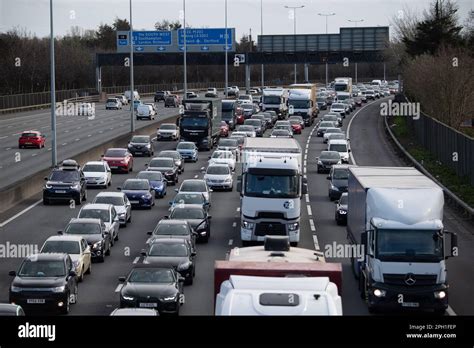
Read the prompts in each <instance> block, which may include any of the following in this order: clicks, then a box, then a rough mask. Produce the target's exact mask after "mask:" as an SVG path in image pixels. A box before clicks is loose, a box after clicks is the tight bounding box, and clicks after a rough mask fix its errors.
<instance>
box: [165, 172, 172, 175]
mask: <svg viewBox="0 0 474 348" xmlns="http://www.w3.org/2000/svg"><path fill="white" fill-rule="evenodd" d="M165 174H166V175H173V174H174V173H173V172H172V171H167V172H166V173H165Z"/></svg>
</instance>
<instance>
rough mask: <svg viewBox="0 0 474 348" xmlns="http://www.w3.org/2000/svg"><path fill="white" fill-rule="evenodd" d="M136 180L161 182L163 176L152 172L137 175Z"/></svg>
mask: <svg viewBox="0 0 474 348" xmlns="http://www.w3.org/2000/svg"><path fill="white" fill-rule="evenodd" d="M137 179H147V180H151V181H161V180H163V175H162V174H161V172H153V171H147V172H140V173H138V175H137Z"/></svg>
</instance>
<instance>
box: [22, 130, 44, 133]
mask: <svg viewBox="0 0 474 348" xmlns="http://www.w3.org/2000/svg"><path fill="white" fill-rule="evenodd" d="M22 133H41V132H40V131H36V130H25V131H23V132H22Z"/></svg>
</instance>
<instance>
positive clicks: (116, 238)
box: [114, 232, 119, 240]
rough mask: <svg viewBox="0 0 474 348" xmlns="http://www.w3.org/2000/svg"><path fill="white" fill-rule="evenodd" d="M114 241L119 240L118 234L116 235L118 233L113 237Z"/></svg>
mask: <svg viewBox="0 0 474 348" xmlns="http://www.w3.org/2000/svg"><path fill="white" fill-rule="evenodd" d="M114 240H119V233H118V232H117V234H116V235H115V238H114Z"/></svg>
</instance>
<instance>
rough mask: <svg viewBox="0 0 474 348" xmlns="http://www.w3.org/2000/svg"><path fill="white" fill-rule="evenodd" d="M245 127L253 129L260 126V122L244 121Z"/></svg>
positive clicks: (254, 120)
mask: <svg viewBox="0 0 474 348" xmlns="http://www.w3.org/2000/svg"><path fill="white" fill-rule="evenodd" d="M244 124H245V125H249V126H253V127H260V126H261V125H262V121H260V120H256V119H253V120H252V119H251V120H245V123H244Z"/></svg>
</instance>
